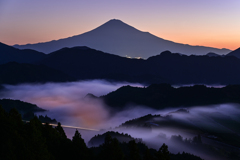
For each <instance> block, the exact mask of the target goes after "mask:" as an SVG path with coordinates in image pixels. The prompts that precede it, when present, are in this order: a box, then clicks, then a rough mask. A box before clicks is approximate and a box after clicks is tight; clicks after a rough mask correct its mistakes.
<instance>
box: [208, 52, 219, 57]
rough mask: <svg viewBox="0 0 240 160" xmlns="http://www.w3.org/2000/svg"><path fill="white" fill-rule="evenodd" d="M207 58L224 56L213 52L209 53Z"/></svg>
mask: <svg viewBox="0 0 240 160" xmlns="http://www.w3.org/2000/svg"><path fill="white" fill-rule="evenodd" d="M206 56H208V57H218V56H222V55H219V54H216V53H213V52H209V53H208V54H206Z"/></svg>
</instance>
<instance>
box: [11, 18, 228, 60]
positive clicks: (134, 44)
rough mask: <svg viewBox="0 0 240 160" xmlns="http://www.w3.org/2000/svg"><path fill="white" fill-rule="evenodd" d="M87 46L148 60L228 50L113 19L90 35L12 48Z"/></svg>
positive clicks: (221, 52) (89, 33)
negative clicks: (172, 54)
mask: <svg viewBox="0 0 240 160" xmlns="http://www.w3.org/2000/svg"><path fill="white" fill-rule="evenodd" d="M75 46H88V47H90V48H94V49H97V50H101V51H104V52H108V53H112V54H116V55H119V56H123V57H125V56H130V57H142V58H148V57H150V56H153V55H157V54H159V53H161V52H163V51H165V50H169V51H171V52H175V53H182V54H186V55H191V54H195V55H205V54H206V53H208V52H214V53H217V54H220V55H221V54H227V53H229V52H230V50H228V49H217V48H211V47H203V46H190V45H185V44H180V43H175V42H172V41H168V40H164V39H162V38H159V37H157V36H154V35H152V34H150V33H149V32H142V31H140V30H138V29H136V28H134V27H132V26H130V25H128V24H126V23H124V22H122V21H121V20H117V19H112V20H110V21H108V22H106V23H104V24H103V25H101V26H99V27H97V28H96V29H93V30H91V31H89V32H86V33H83V34H80V35H76V36H73V37H69V38H65V39H59V40H56V41H50V42H44V43H37V44H27V45H15V46H14V47H16V48H19V49H34V50H37V51H40V52H44V53H50V52H53V51H56V50H59V49H61V48H63V47H75Z"/></svg>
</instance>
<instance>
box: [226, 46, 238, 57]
mask: <svg viewBox="0 0 240 160" xmlns="http://www.w3.org/2000/svg"><path fill="white" fill-rule="evenodd" d="M226 56H235V57H237V58H240V48H238V49H236V50H234V51H232V52H230V53H228V54H227V55H226Z"/></svg>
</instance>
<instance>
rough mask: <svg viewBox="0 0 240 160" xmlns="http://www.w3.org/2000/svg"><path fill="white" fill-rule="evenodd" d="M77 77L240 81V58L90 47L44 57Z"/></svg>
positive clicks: (116, 79) (64, 49) (202, 82)
mask: <svg viewBox="0 0 240 160" xmlns="http://www.w3.org/2000/svg"><path fill="white" fill-rule="evenodd" d="M41 64H44V65H46V66H48V67H51V68H54V69H57V70H60V71H62V72H64V73H66V74H68V75H70V76H72V77H75V78H76V79H78V80H84V79H107V80H114V81H128V82H140V83H147V84H152V83H169V84H239V83H240V60H239V59H238V58H236V57H233V56H227V57H221V56H218V57H208V56H206V55H205V56H195V55H191V56H187V55H181V54H179V53H171V52H170V51H164V52H162V53H161V54H159V55H156V56H153V57H150V58H148V59H147V60H143V59H130V58H124V57H120V56H117V55H112V54H109V53H104V52H102V51H98V50H95V49H91V48H88V47H73V48H63V49H60V50H58V51H55V52H52V53H50V54H49V55H47V57H46V58H45V59H44V60H43V61H41Z"/></svg>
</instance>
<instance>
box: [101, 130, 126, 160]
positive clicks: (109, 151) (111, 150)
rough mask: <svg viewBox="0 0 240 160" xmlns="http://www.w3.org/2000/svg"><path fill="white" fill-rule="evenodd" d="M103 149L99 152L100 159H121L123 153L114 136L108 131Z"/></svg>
mask: <svg viewBox="0 0 240 160" xmlns="http://www.w3.org/2000/svg"><path fill="white" fill-rule="evenodd" d="M102 147H103V150H102V152H101V153H100V156H99V157H100V159H103V160H123V158H124V154H123V152H122V149H121V148H120V146H119V142H118V140H117V139H116V138H113V139H112V137H111V135H110V134H109V133H107V135H106V136H105V141H104V144H103V145H102Z"/></svg>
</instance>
